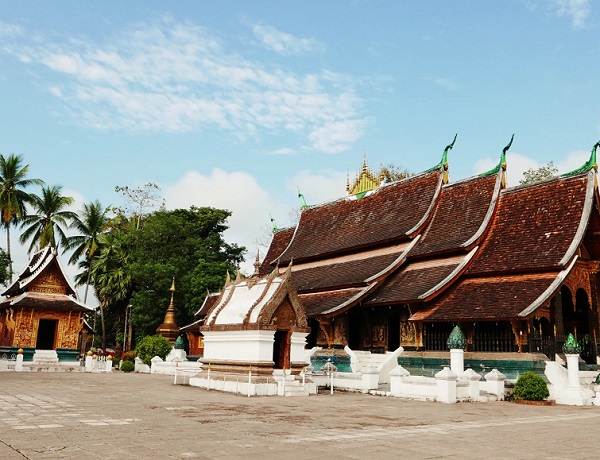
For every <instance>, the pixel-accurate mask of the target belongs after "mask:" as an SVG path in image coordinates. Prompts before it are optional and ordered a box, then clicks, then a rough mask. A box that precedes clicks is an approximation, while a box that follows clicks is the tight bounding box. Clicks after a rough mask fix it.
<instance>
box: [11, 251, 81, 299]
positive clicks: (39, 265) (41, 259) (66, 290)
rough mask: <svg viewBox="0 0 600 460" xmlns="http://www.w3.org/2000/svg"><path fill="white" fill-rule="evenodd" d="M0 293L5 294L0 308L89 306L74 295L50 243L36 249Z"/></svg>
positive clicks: (75, 293) (73, 289)
mask: <svg viewBox="0 0 600 460" xmlns="http://www.w3.org/2000/svg"><path fill="white" fill-rule="evenodd" d="M2 295H3V296H6V297H8V298H7V299H4V300H2V301H1V302H0V309H2V308H11V307H14V306H23V307H34V308H41V307H44V308H52V309H68V310H79V311H82V310H89V307H87V306H85V305H84V304H83V303H81V302H79V300H78V299H77V292H76V291H75V288H74V287H73V286H72V285H71V283H70V282H69V280H68V279H67V277H66V275H65V273H64V270H63V268H62V266H61V264H60V262H59V261H58V257H57V252H56V250H55V249H51V248H50V247H46V248H44V249H41V250H40V251H37V252H36V253H35V254H34V255H33V256H32V257H31V260H30V261H29V264H28V265H27V267H25V269H24V270H23V271H22V272H21V273H20V274H19V276H18V278H17V280H16V281H15V282H14V283H13V284H11V285H10V286H9V287H8V289H6V290H5V291H4V292H3V293H2Z"/></svg>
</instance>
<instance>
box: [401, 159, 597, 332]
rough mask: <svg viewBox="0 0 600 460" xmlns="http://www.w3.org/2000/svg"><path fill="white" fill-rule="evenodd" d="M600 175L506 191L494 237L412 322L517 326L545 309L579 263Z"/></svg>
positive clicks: (582, 175) (494, 224)
mask: <svg viewBox="0 0 600 460" xmlns="http://www.w3.org/2000/svg"><path fill="white" fill-rule="evenodd" d="M595 174H596V172H595V171H594V170H591V171H588V172H583V173H580V174H578V175H575V176H563V177H560V178H556V179H552V180H548V181H545V182H541V183H537V184H533V185H529V186H520V187H515V188H511V189H508V190H505V191H503V192H502V193H501V195H500V200H499V203H498V209H497V213H496V216H495V219H494V221H493V222H492V224H491V226H490V233H489V235H488V237H487V238H486V239H485V242H484V243H483V244H482V247H481V249H480V251H478V254H477V256H476V257H475V258H474V260H473V262H472V264H471V265H470V267H469V268H468V269H467V270H466V272H465V274H464V276H463V277H462V278H461V280H459V282H457V283H455V284H454V285H453V286H452V287H451V288H450V289H449V290H448V292H447V293H444V294H443V295H441V296H440V297H439V298H437V299H434V300H433V301H432V302H430V303H429V304H428V305H427V306H426V308H425V309H424V310H422V311H420V312H418V313H416V314H415V315H413V317H412V318H411V319H413V320H424V321H451V320H455V319H456V318H461V319H468V320H478V319H479V320H485V319H491V318H493V319H505V318H518V317H527V316H529V315H531V314H533V313H534V312H535V310H536V309H537V308H539V307H540V306H542V305H543V304H547V303H548V302H549V299H550V297H551V296H552V295H554V293H555V292H556V291H557V290H558V289H559V288H560V285H561V283H562V281H564V279H565V278H566V276H567V275H568V274H569V272H570V271H571V269H572V268H573V266H574V264H575V261H576V259H577V251H578V249H579V248H580V247H581V245H582V242H583V240H584V236H585V234H586V233H585V232H586V228H587V227H588V225H589V223H590V216H591V213H592V212H593V211H594V209H593V208H594V206H593V205H594V201H595V198H596V192H595ZM597 212H598V211H597V205H596V209H595V213H597Z"/></svg>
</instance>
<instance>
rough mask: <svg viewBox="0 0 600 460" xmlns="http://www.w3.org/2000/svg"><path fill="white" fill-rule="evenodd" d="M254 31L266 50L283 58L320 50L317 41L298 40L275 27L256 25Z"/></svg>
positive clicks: (308, 39)
mask: <svg viewBox="0 0 600 460" xmlns="http://www.w3.org/2000/svg"><path fill="white" fill-rule="evenodd" d="M252 31H253V32H254V36H255V37H256V38H257V39H258V40H259V41H260V42H261V43H262V44H263V46H264V47H265V48H267V49H270V50H272V51H275V52H276V53H278V54H281V55H283V56H288V55H291V54H303V53H310V52H312V51H315V50H317V49H318V48H319V43H318V42H317V40H315V39H312V38H297V37H294V36H293V35H292V34H288V33H286V32H282V31H280V30H278V29H276V28H275V27H273V26H269V25H265V24H255V25H254V26H253V27H252Z"/></svg>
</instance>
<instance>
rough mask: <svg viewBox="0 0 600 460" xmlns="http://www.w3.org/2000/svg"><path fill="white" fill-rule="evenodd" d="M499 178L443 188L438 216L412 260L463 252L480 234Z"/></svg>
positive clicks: (491, 177)
mask: <svg viewBox="0 0 600 460" xmlns="http://www.w3.org/2000/svg"><path fill="white" fill-rule="evenodd" d="M498 180H499V178H498V175H496V174H494V175H492V176H485V177H476V178H474V179H471V180H468V181H462V182H458V183H456V184H453V185H450V186H444V187H443V188H442V193H441V194H440V198H439V201H438V204H437V206H436V210H435V213H434V215H433V218H432V220H431V222H430V223H429V225H428V227H427V230H426V231H425V233H424V234H423V236H422V237H421V241H419V243H418V244H417V246H416V247H415V248H414V249H413V250H412V251H410V254H409V258H410V257H413V256H422V255H425V254H432V253H439V252H443V251H451V250H456V249H458V248H460V246H461V244H463V243H465V242H467V241H468V240H469V239H470V238H471V237H472V236H473V235H475V234H476V233H477V231H478V230H479V228H480V227H481V225H482V223H483V222H484V218H485V217H486V214H487V212H488V209H489V208H490V205H491V203H492V198H493V196H494V189H495V187H496V183H497V182H498Z"/></svg>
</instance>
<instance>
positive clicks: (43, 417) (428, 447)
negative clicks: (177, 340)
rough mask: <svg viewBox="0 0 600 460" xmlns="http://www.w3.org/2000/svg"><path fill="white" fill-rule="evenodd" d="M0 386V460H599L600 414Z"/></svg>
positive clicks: (86, 383) (81, 385)
mask: <svg viewBox="0 0 600 460" xmlns="http://www.w3.org/2000/svg"><path fill="white" fill-rule="evenodd" d="M0 383H1V387H2V393H1V394H0V459H3V460H4V459H6V460H8V459H25V458H26V459H51V458H69V459H86V460H92V459H120V460H124V459H163V458H164V459H180V458H198V459H216V458H245V459H255V458H274V459H292V458H293V459H298V458H301V459H335V458H349V459H365V458H369V459H387V458H390V459H391V458H393V459H399V458H408V459H430V458H435V459H437V458H461V459H470V458H473V459H475V458H477V459H479V458H488V459H489V458H513V459H525V458H531V459H533V458H535V459H542V458H555V459H564V458H571V459H574V458H575V459H580V458H581V459H583V458H600V407H590V408H577V407H565V406H545V407H539V406H525V405H520V404H515V403H511V402H496V403H488V404H469V403H465V404H453V405H445V404H440V403H430V402H418V401H407V400H400V399H396V398H385V397H378V396H367V395H362V394H350V393H342V392H340V393H336V394H335V395H334V396H329V395H328V394H321V395H318V396H311V397H304V398H277V397H262V398H246V397H242V396H233V395H228V394H223V393H218V392H215V391H211V392H208V391H206V390H201V389H199V388H193V387H188V386H185V387H184V386H174V385H172V378H171V377H168V376H158V375H143V374H123V373H119V372H115V373H113V374H93V375H92V374H44V373H35V374H34V373H9V372H3V373H0Z"/></svg>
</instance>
